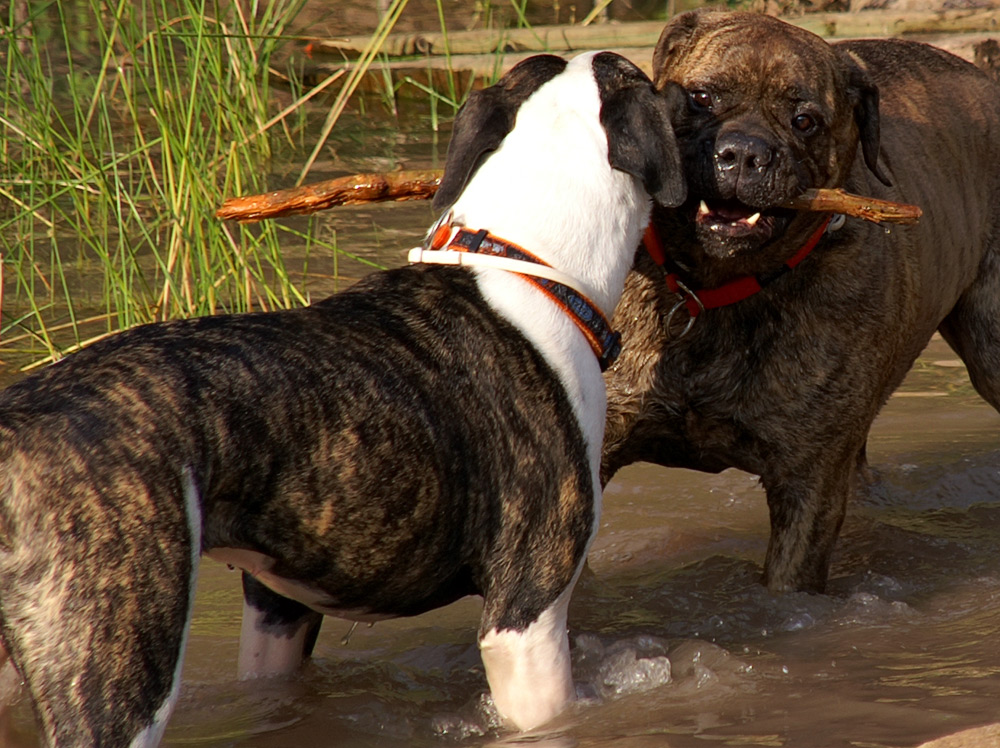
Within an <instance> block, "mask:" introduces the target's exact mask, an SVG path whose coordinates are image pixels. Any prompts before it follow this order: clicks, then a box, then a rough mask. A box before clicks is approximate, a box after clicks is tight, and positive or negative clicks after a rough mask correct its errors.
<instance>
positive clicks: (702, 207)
mask: <svg viewBox="0 0 1000 748" xmlns="http://www.w3.org/2000/svg"><path fill="white" fill-rule="evenodd" d="M707 215H708V203H706V202H705V201H704V200H702V201H701V202H700V203H698V218H701V217H703V216H707Z"/></svg>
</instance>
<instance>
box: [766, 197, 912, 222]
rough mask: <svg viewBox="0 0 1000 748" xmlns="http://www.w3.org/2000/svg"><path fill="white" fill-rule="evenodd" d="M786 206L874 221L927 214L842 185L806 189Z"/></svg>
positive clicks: (901, 219) (906, 205)
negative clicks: (864, 195)
mask: <svg viewBox="0 0 1000 748" xmlns="http://www.w3.org/2000/svg"><path fill="white" fill-rule="evenodd" d="M785 207H786V208H794V209H795V210H811V211H818V212H821V213H843V214H844V215H848V216H854V217H855V218H863V219H864V220H866V221H872V222H873V223H904V224H907V223H916V222H917V221H918V220H919V218H920V216H922V215H923V214H924V212H923V211H922V210H921V209H920V208H918V207H917V206H916V205H908V204H907V203H894V202H891V201H889V200H879V199H877V198H874V197H863V196H861V195H852V194H851V193H850V192H844V190H841V189H834V190H830V189H817V190H806V191H805V192H803V193H802V194H801V195H799V196H798V197H796V198H794V199H792V200H789V201H788V202H787V203H785Z"/></svg>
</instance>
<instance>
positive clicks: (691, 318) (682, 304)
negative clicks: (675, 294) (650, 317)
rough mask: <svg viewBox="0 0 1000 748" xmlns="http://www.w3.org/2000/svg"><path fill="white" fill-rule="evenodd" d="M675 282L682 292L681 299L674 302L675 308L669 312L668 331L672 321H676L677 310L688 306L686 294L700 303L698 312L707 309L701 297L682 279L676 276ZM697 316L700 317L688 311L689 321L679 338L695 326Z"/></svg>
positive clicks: (696, 302)
mask: <svg viewBox="0 0 1000 748" xmlns="http://www.w3.org/2000/svg"><path fill="white" fill-rule="evenodd" d="M674 282H675V283H676V284H677V288H678V289H680V291H681V292H682V293H681V297H680V299H678V301H677V303H676V304H674V306H673V308H672V309H671V310H670V312H669V313H668V314H667V324H666V329H667V332H668V333H669V332H670V323H671V322H673V321H674V315H675V314H677V310H678V309H680V308H681V307H684V308H687V298H685V296H684V295H685V294H686V295H687V297H688V298H691V299H694V303H695V304H697V305H698V307H699V312H698V314H701V312H704V311H705V305H704V304H703V303H702V302H701V299H699V298H698V294H696V293H695V292H694V291H692V290H691V289H690V288H688V287H687V286H685V285H684V283H683V282H682V281H681V280H680V279H676V278H675V280H674ZM697 318H698V315H697V314H691V313H690V312H688V323H687V324H686V325H684V329H683V330H681V334H680V335H678V336H677V339H678V340H680V339H681V338H683V337H684V336H685V335H687V334H688V332H689V331H690V330H691V328H692V327H694V321H695V320H696V319H697Z"/></svg>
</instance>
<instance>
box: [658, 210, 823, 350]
mask: <svg viewBox="0 0 1000 748" xmlns="http://www.w3.org/2000/svg"><path fill="white" fill-rule="evenodd" d="M832 217H833V216H832V215H830V216H827V218H826V220H824V221H823V223H821V224H820V226H819V228H817V229H816V230H815V231H814V232H813V233H812V236H810V237H809V238H808V239H807V240H806V243H805V244H804V245H803V246H802V249H800V250H799V251H798V252H796V253H795V254H794V255H793V256H792V257H790V258H789V259H787V260H785V263H784V265H782V266H781V267H780V268H779V269H778V270H777V271H776V272H773V273H770V274H768V275H744V276H742V277H740V278H736V279H735V280H731V281H729V282H728V283H723V284H722V285H721V286H719V287H718V288H707V289H701V290H698V291H692V290H691V289H690V288H688V286H686V285H685V284H684V282H683V281H682V280H681V277H680V275H679V274H678V273H676V272H672V273H667V274H666V275H665V276H664V281H665V282H666V284H667V288H669V289H670V290H671V292H673V293H675V294H680V295H681V296H682V297H683V298H682V299H681V301H679V302H678V303H677V306H675V307H674V309H673V310H671V316H672V315H673V313H674V312H675V311H677V309H678V307H680V306H681V305H682V304H683V305H684V306H685V307H687V310H688V314H690V315H691V321H690V322H689V323H688V327H687V328H686V329H685V330H684V332H687V330H688V329H690V327H691V324H692V323H693V322H694V318H695V317H697V316H698V315H699V314H701V313H702V312H703V311H705V310H706V309H715V308H717V307H720V306H727V305H729V304H735V303H736V302H737V301H743V299H746V298H749V297H750V296H753V295H754V294H755V293H757V292H758V291H760V290H761V289H762V288H764V286H767V285H768V284H770V283H772V282H774V281H775V280H777V279H778V278H779V277H781V276H782V275H784V274H785V273H787V272H788V271H789V270H791V269H792V268H794V267H795V266H796V265H798V264H799V263H800V262H802V261H803V260H804V259H805V258H806V257H807V256H808V255H809V253H810V252H812V251H813V250H814V249H815V248H816V245H817V244H819V240H820V239H822V238H823V234H824V232H825V231H826V229H827V226H829V225H830V219H831V218H832ZM642 242H643V245H644V246H645V247H646V251H647V252H648V253H649V256H650V257H652V258H653V261H654V262H655V263H656V264H657V265H664V264H666V262H667V256H666V253H665V252H664V251H663V244H662V243H661V242H660V237H659V234H658V233H657V231H656V228H655V227H654V226H653V223H652V221H650V223H649V226H648V227H647V228H646V234H645V236H643V239H642Z"/></svg>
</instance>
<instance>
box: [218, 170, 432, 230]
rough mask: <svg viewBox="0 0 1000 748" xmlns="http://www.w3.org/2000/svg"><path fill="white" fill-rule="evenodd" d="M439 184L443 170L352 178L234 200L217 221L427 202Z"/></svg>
mask: <svg viewBox="0 0 1000 748" xmlns="http://www.w3.org/2000/svg"><path fill="white" fill-rule="evenodd" d="M440 184H441V171H440V170H434V171H397V172H391V173H388V174H353V175H351V176H346V177H340V178H338V179H328V180H325V181H323V182H316V183H314V184H306V185H303V186H301V187H292V188H290V189H287V190H276V191H275V192H266V193H264V194H262V195H248V196H247V197H231V198H229V199H228V200H226V201H225V202H224V203H223V204H222V207H220V208H219V209H218V210H217V211H215V217H216V218H221V219H223V220H226V221H230V220H235V221H241V222H243V223H246V222H250V221H261V220H264V219H265V218H278V217H280V216H291V215H298V214H302V213H315V212H316V211H319V210H325V209H326V208H333V207H335V206H337V205H356V204H358V203H378V202H384V201H389V200H427V199H429V198H431V197H433V196H434V193H435V192H437V188H438V185H440Z"/></svg>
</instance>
